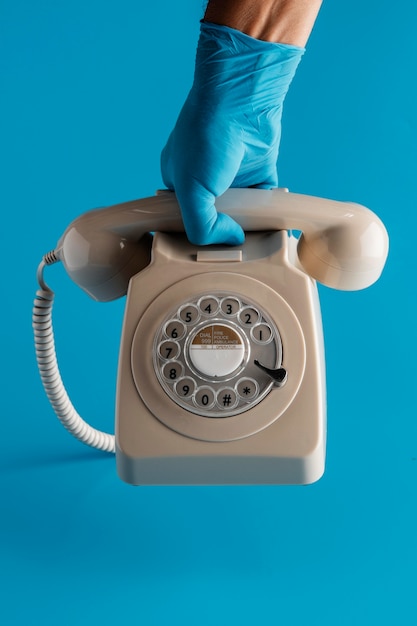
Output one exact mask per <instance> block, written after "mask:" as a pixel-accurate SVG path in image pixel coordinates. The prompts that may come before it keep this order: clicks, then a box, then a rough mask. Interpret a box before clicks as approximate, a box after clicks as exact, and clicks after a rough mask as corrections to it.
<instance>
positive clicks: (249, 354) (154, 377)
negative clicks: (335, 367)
mask: <svg viewBox="0 0 417 626" xmlns="http://www.w3.org/2000/svg"><path fill="white" fill-rule="evenodd" d="M216 208H217V210H218V211H219V212H223V213H226V214H228V215H230V216H231V217H233V218H234V219H235V220H236V221H237V222H238V223H239V224H240V225H241V226H242V228H243V229H244V230H245V232H246V239H245V242H244V243H243V244H242V245H241V246H237V247H231V246H222V245H215V246H206V247H198V246H196V245H193V244H192V243H190V242H189V241H188V240H187V238H186V236H185V234H184V232H183V225H182V220H181V213H180V209H179V206H178V203H177V200H176V197H175V194H174V193H172V192H169V191H161V192H158V193H157V195H156V196H154V197H152V198H145V199H142V200H137V201H131V202H127V203H124V204H119V205H116V206H112V207H107V208H104V209H97V210H94V211H89V212H87V213H85V214H83V215H81V216H80V217H78V218H77V219H76V220H74V221H73V222H72V224H70V226H69V227H68V228H67V230H66V231H65V232H64V234H63V235H62V237H61V239H60V240H59V241H58V244H57V246H56V248H55V250H53V251H52V252H51V253H48V254H47V255H45V256H44V258H43V260H42V262H41V264H40V266H39V269H38V282H39V285H40V289H39V290H38V291H37V296H36V299H35V304H34V311H33V327H34V333H35V346H36V356H37V361H38V365H39V370H40V375H41V379H42V382H43V385H44V388H45V391H46V393H47V395H48V398H49V400H50V402H51V404H52V406H53V408H54V410H55V412H56V414H57V416H58V418H59V419H60V421H61V422H62V423H63V425H64V426H65V427H66V428H67V429H68V430H69V431H70V432H71V434H73V435H74V436H75V437H77V438H78V439H79V440H81V441H83V442H84V443H87V444H88V445H90V446H93V447H96V448H99V449H101V450H105V451H108V452H115V454H116V465H117V472H118V474H119V476H120V478H121V479H122V480H124V481H126V482H128V483H130V484H133V485H174V484H181V485H192V484H194V485H205V484H210V485H216V484H217V485H219V484H223V485H234V484H246V485H249V484H309V483H312V482H314V481H316V480H318V479H319V478H320V477H321V476H322V474H323V472H324V467H325V452H326V384H325V359H324V341H323V332H322V322H321V313H320V304H319V298H318V291H317V284H316V281H318V282H321V283H323V284H325V285H327V286H329V287H333V288H335V289H343V290H356V289H363V288H366V287H368V286H369V285H371V284H373V283H374V282H375V281H376V280H377V279H378V278H379V276H380V274H381V272H382V270H383V267H384V264H385V261H386V258H387V254H388V235H387V232H386V230H385V227H384V225H383V224H382V222H381V220H380V219H379V218H378V217H377V216H376V215H375V214H374V213H373V212H371V211H370V210H369V209H366V208H365V207H363V206H361V205H358V204H354V203H347V202H336V201H333V200H327V199H322V198H316V197H313V196H306V195H300V194H294V193H289V192H287V191H286V190H281V189H274V190H259V189H229V190H228V191H227V192H226V193H225V194H224V195H223V196H221V197H220V198H218V199H217V201H216ZM292 229H295V230H298V231H301V232H302V234H301V236H300V238H299V239H298V238H296V237H295V236H293V234H292V233H291V232H290V231H291V230H292ZM151 232H153V233H154V234H153V235H152V234H150V233H151ZM56 261H61V262H62V263H63V264H64V266H65V269H66V271H67V272H68V274H69V276H70V277H71V278H72V280H74V281H75V283H76V284H78V285H79V286H80V287H81V288H82V289H83V290H84V291H86V292H87V293H88V294H89V295H90V296H91V297H92V298H94V299H95V300H98V301H109V300H113V299H115V298H118V297H121V296H124V295H126V294H127V299H126V308H125V316H124V323H123V331H122V338H121V346H120V356H119V367H118V377H117V392H116V419H115V436H113V435H111V434H108V433H103V432H101V431H99V430H96V429H94V428H92V427H91V426H90V425H89V424H87V423H86V422H85V421H84V420H83V419H82V418H81V417H80V416H79V415H78V413H77V412H76V411H75V409H74V407H73V405H72V403H71V401H70V399H69V397H68V395H67V393H66V391H65V388H64V385H63V382H62V380H61V377H60V374H59V370H58V364H57V362H56V356H55V349H54V338H53V331H52V322H51V311H52V303H53V298H54V294H53V292H52V290H51V289H50V288H49V287H48V285H47V284H46V283H45V281H44V278H43V273H44V268H45V266H47V265H49V264H51V263H54V262H56Z"/></svg>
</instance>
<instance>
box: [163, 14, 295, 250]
mask: <svg viewBox="0 0 417 626" xmlns="http://www.w3.org/2000/svg"><path fill="white" fill-rule="evenodd" d="M303 52H304V49H303V48H299V47H297V46H292V45H286V44H277V43H269V42H265V41H260V40H258V39H254V38H252V37H249V36H248V35H245V34H244V33H241V32H240V31H237V30H234V29H233V28H229V27H227V26H218V25H215V24H209V23H205V22H203V23H202V24H201V32H200V39H199V43H198V49H197V58H196V64H195V75H194V82H193V86H192V88H191V91H190V93H189V95H188V98H187V100H186V102H185V104H184V106H183V108H182V110H181V113H180V115H179V117H178V120H177V123H176V125H175V128H174V130H173V132H172V133H171V135H170V137H169V139H168V142H167V145H166V146H165V148H164V150H163V152H162V156H161V169H162V177H163V181H164V183H165V185H166V186H167V187H168V188H169V189H171V190H174V191H175V192H176V194H177V198H178V201H179V204H180V207H181V212H182V218H183V222H184V227H185V231H186V233H187V237H188V239H189V240H190V241H191V242H192V243H195V244H198V245H206V244H212V243H224V244H230V245H238V244H241V243H242V242H243V241H244V233H243V230H242V228H241V227H240V226H239V225H238V224H237V223H236V222H235V221H234V220H233V219H232V218H230V217H228V216H227V215H224V214H222V213H217V211H216V209H215V207H214V200H215V198H216V197H217V196H220V195H221V194H223V193H224V192H225V191H226V190H227V189H228V188H229V187H259V188H263V189H271V188H272V187H276V186H277V185H278V176H277V158H278V149H279V142H280V138H281V115H282V105H283V101H284V98H285V95H286V93H287V91H288V88H289V86H290V83H291V80H292V78H293V76H294V74H295V71H296V69H297V65H298V63H299V62H300V59H301V57H302V55H303Z"/></svg>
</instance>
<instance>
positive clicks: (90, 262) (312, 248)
mask: <svg viewBox="0 0 417 626" xmlns="http://www.w3.org/2000/svg"><path fill="white" fill-rule="evenodd" d="M216 208H217V209H218V210H219V211H220V212H223V213H227V214H228V215H230V216H231V217H233V218H234V219H235V220H236V221H237V222H238V223H239V224H240V225H241V226H242V227H243V229H244V230H245V231H246V232H251V231H277V230H281V229H296V230H300V231H302V232H303V236H302V237H301V239H300V242H299V245H298V257H299V263H300V267H302V268H303V269H304V271H305V272H306V273H307V274H309V275H310V276H312V277H313V278H315V279H316V280H318V281H319V282H322V283H323V284H325V285H328V286H329V287H334V288H336V289H346V290H354V289H363V288H365V287H368V286H369V285H371V284H372V283H374V282H375V281H376V280H377V279H378V278H379V276H380V274H381V272H382V269H383V267H384V264H385V260H386V257H387V254H388V236H387V232H386V230H385V227H384V225H383V224H382V222H381V220H380V219H379V218H378V217H377V216H376V215H375V214H374V213H372V212H371V211H369V209H366V208H365V207H363V206H361V205H359V204H354V203H350V202H347V203H345V202H336V201H334V200H327V199H323V198H315V197H313V196H306V195H300V194H294V193H288V192H284V191H283V190H280V189H272V190H265V189H229V190H228V191H227V192H226V193H225V194H223V196H221V197H220V198H218V199H217V200H216ZM151 231H164V232H182V231H183V224H182V220H181V213H180V209H179V206H178V203H177V200H176V197H175V194H173V193H171V192H167V193H163V194H161V195H157V196H154V197H151V198H144V199H142V200H134V201H132V202H126V203H123V204H119V205H116V206H112V207H108V208H105V209H99V210H96V211H90V212H88V213H85V214H84V215H81V216H80V217H78V218H77V219H76V220H74V222H73V223H72V224H70V226H69V227H68V228H67V230H66V231H65V233H64V234H63V236H62V237H61V239H60V241H59V242H58V245H57V254H58V255H59V258H60V259H61V260H62V262H63V263H64V265H65V267H66V270H67V272H68V274H69V275H70V276H71V278H72V279H73V280H74V281H75V282H76V283H77V284H78V285H79V286H80V287H82V288H83V289H84V290H85V291H86V292H87V293H88V294H89V295H91V296H92V297H93V298H95V299H97V300H101V301H106V300H112V299H115V298H118V297H120V296H122V295H124V294H125V293H126V291H127V286H128V283H129V280H130V277H131V276H132V275H134V274H136V273H137V272H139V271H141V270H142V269H144V268H145V267H146V266H147V265H148V263H149V260H150V254H151V246H152V238H151V237H150V236H149V235H148V233H149V232H151Z"/></svg>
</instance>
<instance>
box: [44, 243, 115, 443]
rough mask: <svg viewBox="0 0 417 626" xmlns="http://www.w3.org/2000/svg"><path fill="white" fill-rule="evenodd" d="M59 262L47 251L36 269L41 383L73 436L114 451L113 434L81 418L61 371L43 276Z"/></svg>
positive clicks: (49, 292)
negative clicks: (38, 287)
mask: <svg viewBox="0 0 417 626" xmlns="http://www.w3.org/2000/svg"><path fill="white" fill-rule="evenodd" d="M58 261H59V259H58V257H57V256H56V254H55V252H54V251H52V252H48V254H45V256H44V257H43V260H42V261H41V263H40V264H39V267H38V272H37V278H38V283H39V286H40V289H38V290H37V292H36V297H35V300H34V303H33V312H32V327H33V332H34V337H35V349H36V361H37V363H38V367H39V373H40V376H41V380H42V384H43V387H44V389H45V392H46V395H47V396H48V399H49V401H50V403H51V405H52V407H53V409H54V411H55V413H56V416H57V417H58V419H59V421H60V422H61V424H62V425H63V426H64V427H65V428H66V429H67V430H68V431H69V432H70V433H71V435H73V436H74V437H76V438H77V439H78V440H79V441H82V442H83V443H85V444H87V445H88V446H91V447H93V448H97V449H98V450H103V451H105V452H114V451H115V438H114V435H110V434H108V433H105V432H103V431H101V430H96V429H95V428H93V427H92V426H90V425H89V424H87V422H85V421H84V420H83V419H82V417H81V416H80V415H79V414H78V413H77V411H76V409H75V408H74V406H73V404H72V402H71V400H70V399H69V396H68V394H67V391H66V389H65V387H64V383H63V381H62V378H61V374H60V372H59V368H58V362H57V358H56V352H55V339H54V332H53V327H52V307H53V303H54V298H55V294H54V292H53V291H52V289H50V288H49V287H48V285H47V284H46V283H45V281H44V278H43V270H44V268H45V266H46V265H51V264H53V263H57V262H58Z"/></svg>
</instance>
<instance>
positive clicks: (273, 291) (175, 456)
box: [116, 231, 326, 485]
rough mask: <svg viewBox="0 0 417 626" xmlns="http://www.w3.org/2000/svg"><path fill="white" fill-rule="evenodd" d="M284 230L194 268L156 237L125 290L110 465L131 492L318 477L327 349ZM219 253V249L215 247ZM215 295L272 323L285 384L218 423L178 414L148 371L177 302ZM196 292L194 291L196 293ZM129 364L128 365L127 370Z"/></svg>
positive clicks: (183, 245) (254, 237)
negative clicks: (142, 487)
mask: <svg viewBox="0 0 417 626" xmlns="http://www.w3.org/2000/svg"><path fill="white" fill-rule="evenodd" d="M296 243H297V242H296V240H295V239H294V238H292V237H289V236H288V234H287V233H286V232H285V231H281V232H275V233H271V232H269V233H248V235H247V239H246V242H245V244H244V245H243V246H242V248H241V249H242V261H241V262H235V263H230V262H228V261H223V262H222V261H218V262H216V263H215V264H213V262H211V261H207V262H202V261H199V262H197V260H196V259H197V248H196V247H195V246H193V245H192V244H190V243H189V242H188V241H187V240H186V238H185V236H184V235H169V234H162V233H159V234H157V235H156V237H155V243H154V247H153V252H152V263H151V265H150V266H148V267H147V268H146V269H145V270H143V271H142V272H140V273H139V274H137V275H136V276H135V277H134V278H133V279H132V280H131V283H130V286H129V292H128V298H127V304H126V313H125V320H124V326H123V334H122V343H121V351H120V361H119V373H118V385H117V409H116V458H117V469H118V473H119V475H120V477H121V478H122V479H123V480H125V481H127V482H129V483H132V484H166V485H167V484H307V483H311V482H314V481H316V480H318V479H319V478H320V476H321V475H322V473H323V471H324V459H325V437H326V426H325V422H326V409H325V372H324V352H323V351H324V348H323V337H322V327H321V316H320V310H319V303H318V297H317V290H316V285H315V282H314V281H313V280H312V279H311V278H309V277H308V276H307V275H306V274H305V273H304V272H302V271H301V270H300V269H298V268H297V267H296V265H297V262H296V250H295V248H296ZM219 248H221V246H220V247H219ZM216 289H219V290H221V291H222V292H227V291H230V293H231V294H236V295H240V296H241V297H242V299H245V298H247V299H248V300H249V301H251V302H255V303H258V305H259V307H261V308H262V309H263V310H265V311H266V312H267V313H268V315H269V316H270V317H271V319H272V321H273V322H274V323H275V324H276V326H277V328H278V330H279V333H280V335H281V339H282V344H283V366H284V367H285V368H286V369H287V371H288V380H287V382H286V384H285V385H284V386H283V387H282V388H279V389H278V388H274V389H272V390H271V391H270V392H269V394H268V395H267V396H266V398H265V399H263V400H262V401H261V402H260V403H259V404H258V405H256V406H255V407H253V408H251V409H249V410H248V411H246V412H245V413H242V414H239V415H235V416H232V417H230V418H229V417H225V418H221V419H216V418H208V417H201V416H199V415H196V414H194V413H191V412H189V411H186V410H185V409H183V408H181V407H179V406H178V405H177V404H176V403H175V402H174V401H173V400H172V399H171V398H170V397H169V396H168V395H167V394H166V393H165V392H164V391H163V390H162V389H161V386H160V383H159V381H158V380H157V376H156V373H155V371H154V369H153V364H152V358H151V353H150V351H151V349H152V345H153V344H152V342H153V336H154V333H155V332H156V329H157V328H158V327H159V324H161V323H162V321H163V320H164V319H165V317H166V315H167V313H168V311H169V309H170V308H172V307H174V306H176V305H177V300H181V299H182V298H184V300H185V301H187V299H189V298H190V297H196V296H197V295H198V292H201V293H210V292H213V291H215V290H216ZM196 291H197V293H196ZM132 365H133V367H132Z"/></svg>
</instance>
